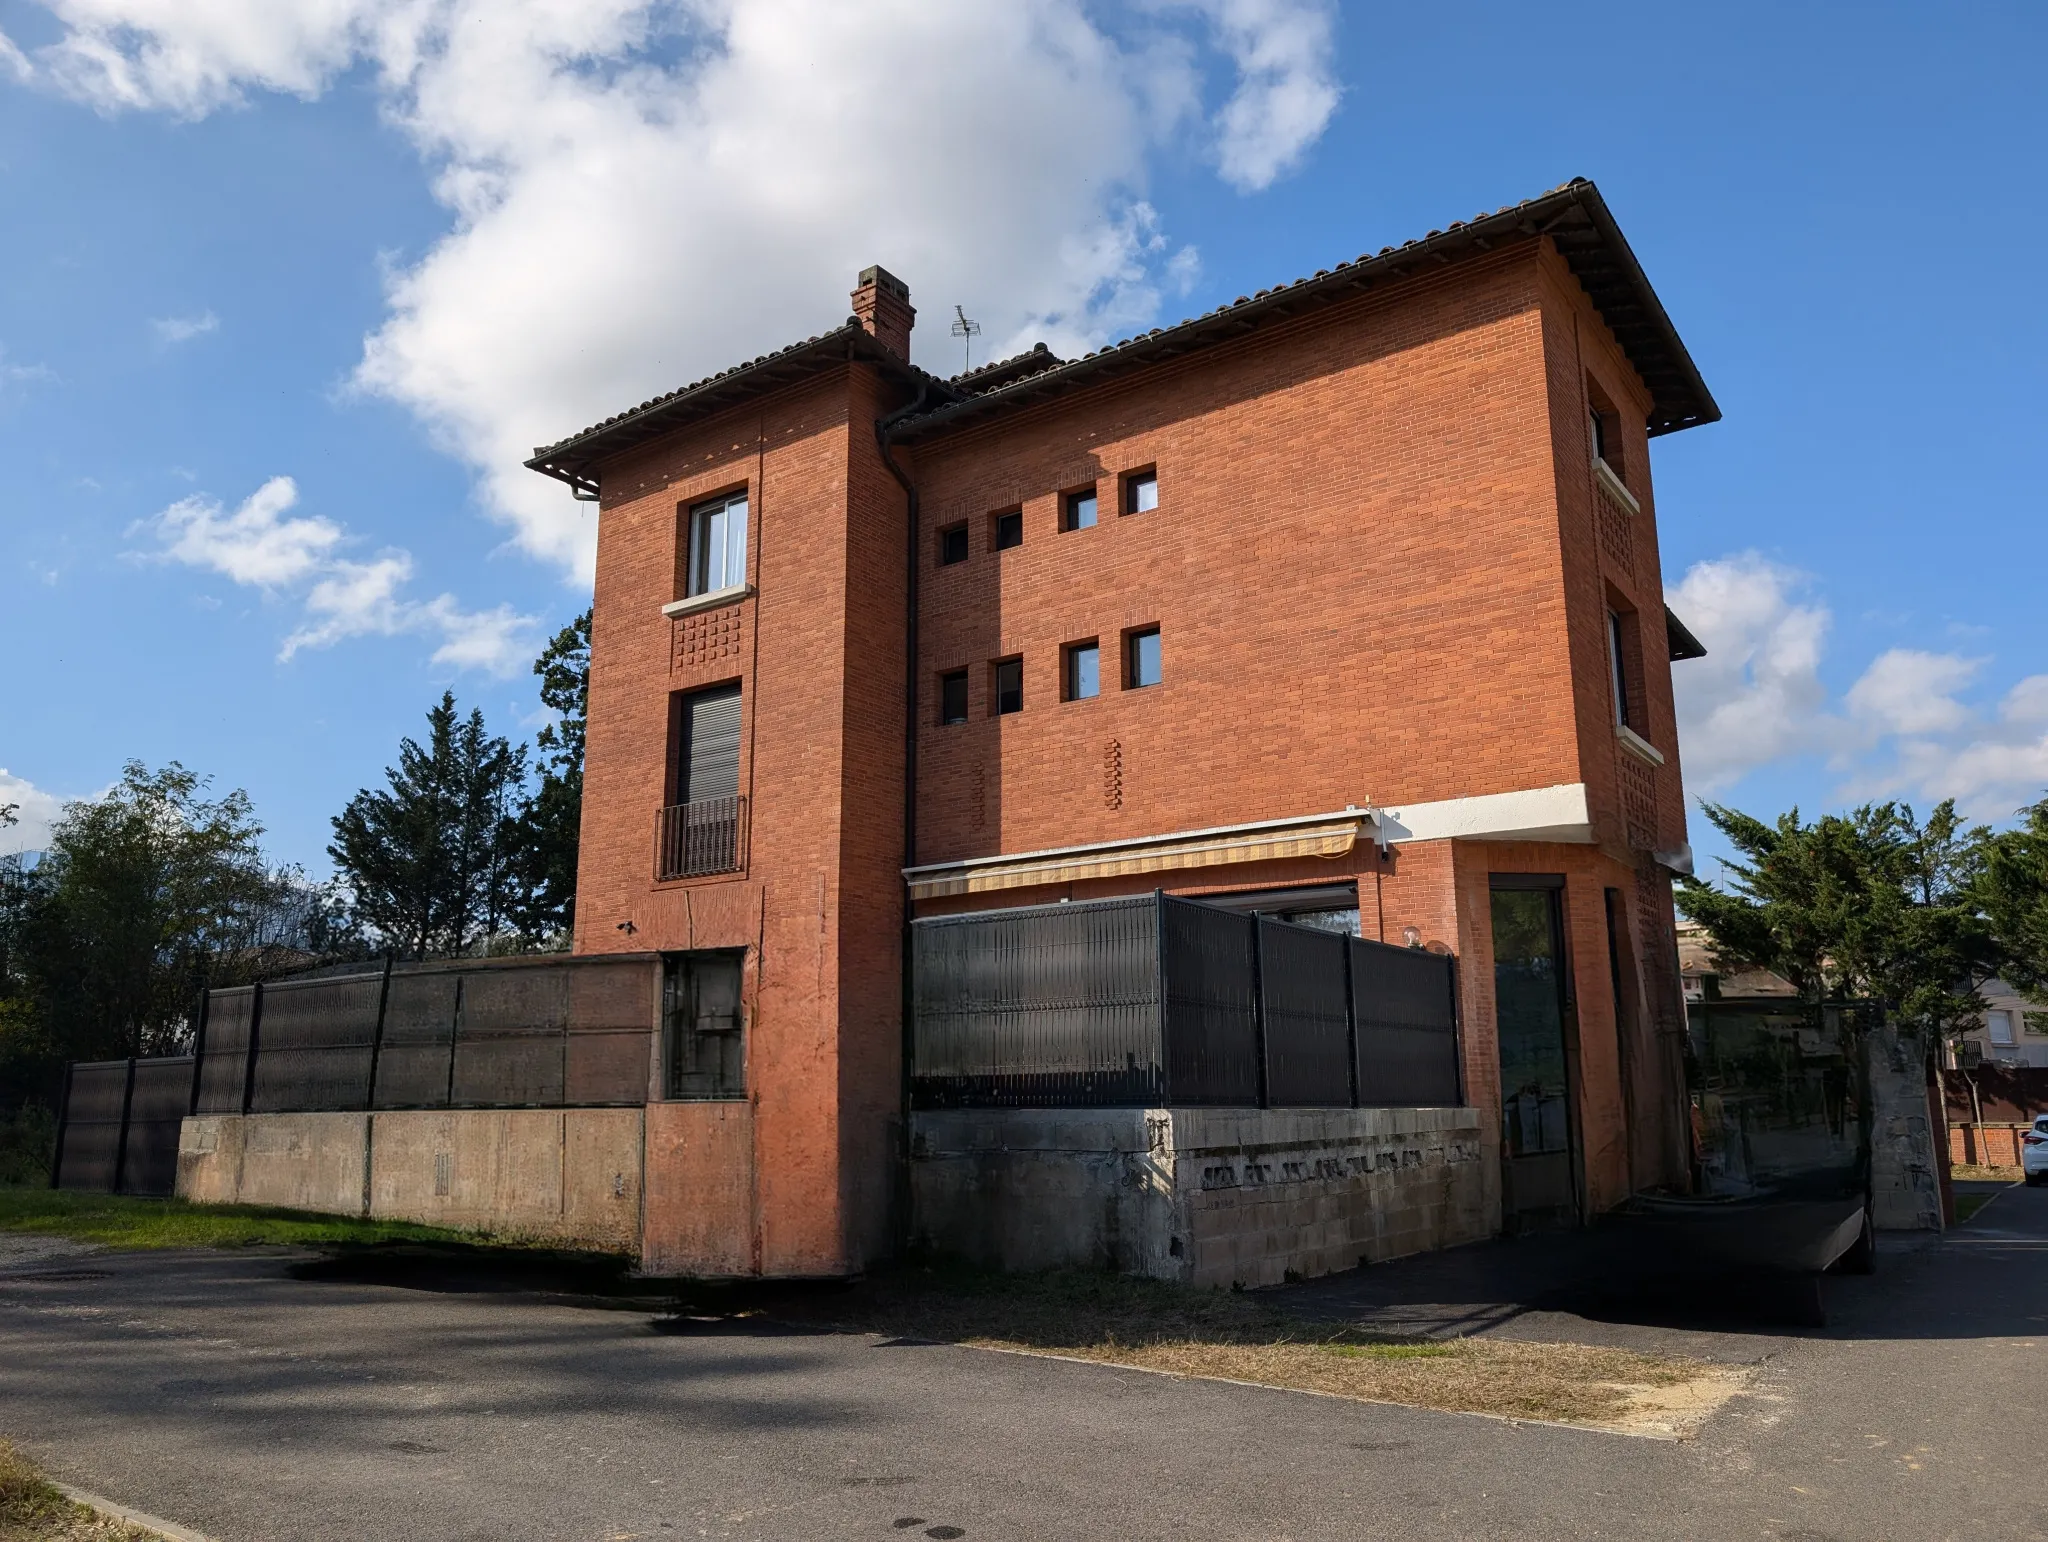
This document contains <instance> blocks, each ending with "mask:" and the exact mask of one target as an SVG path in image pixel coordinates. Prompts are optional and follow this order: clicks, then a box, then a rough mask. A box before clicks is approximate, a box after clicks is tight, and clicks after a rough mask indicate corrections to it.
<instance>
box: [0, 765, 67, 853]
mask: <svg viewBox="0 0 2048 1542" xmlns="http://www.w3.org/2000/svg"><path fill="white" fill-rule="evenodd" d="M10 803H11V804H13V805H15V809H14V818H15V823H13V824H11V825H4V826H0V856H8V855H11V854H13V853H14V852H17V851H42V850H44V849H45V848H46V847H47V846H48V845H49V844H50V827H51V826H52V825H54V824H55V823H56V822H57V819H58V816H59V815H61V814H62V813H63V812H64V800H63V799H62V798H60V797H58V796H56V794H54V793H48V792H44V791H43V790H42V788H40V787H38V786H36V785H35V783H33V782H30V781H27V780H25V779H24V778H22V777H18V776H15V775H13V774H12V773H11V772H9V771H8V769H7V768H6V767H5V766H0V808H4V807H5V806H6V805H8V804H10Z"/></svg>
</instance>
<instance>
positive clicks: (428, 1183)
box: [178, 1108, 643, 1252]
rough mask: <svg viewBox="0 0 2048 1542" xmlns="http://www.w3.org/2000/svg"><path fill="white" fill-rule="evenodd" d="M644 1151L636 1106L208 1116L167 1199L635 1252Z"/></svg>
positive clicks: (195, 1127)
mask: <svg viewBox="0 0 2048 1542" xmlns="http://www.w3.org/2000/svg"><path fill="white" fill-rule="evenodd" d="M642 1146H643V1142H642V1119H641V1111H640V1110H639V1109H637V1108H565V1109H555V1108H544V1109H460V1110H454V1111H448V1112H442V1111H438V1110H426V1109H416V1110H406V1111H402V1112H394V1113H378V1114H249V1115H228V1114H222V1115H205V1116H201V1117H198V1118H192V1119H187V1120H186V1121H185V1124H184V1128H183V1130H182V1131H181V1132H180V1137H179V1142H178V1193H179V1195H180V1196H181V1197H182V1198H185V1199H190V1200H194V1201H199V1202H203V1203H211V1204H240V1205H281V1206H285V1207H288V1208H290V1209H294V1210H314V1211H321V1212H326V1213H331V1214H336V1215H356V1216H370V1217H373V1218H375V1219H378V1220H394V1221H419V1222H423V1223H425V1224H427V1225H431V1226H454V1227H462V1228H466V1229H470V1230H476V1231H489V1232H494V1233H498V1234H500V1235H506V1236H528V1237H535V1238H541V1239H546V1240H550V1241H559V1242H568V1243H573V1244H577V1245H580V1246H586V1247H599V1248H612V1249H624V1250H627V1251H633V1252H637V1251H638V1250H639V1246H640V1194H641V1187H642V1181H641V1180H642V1173H641V1154H642Z"/></svg>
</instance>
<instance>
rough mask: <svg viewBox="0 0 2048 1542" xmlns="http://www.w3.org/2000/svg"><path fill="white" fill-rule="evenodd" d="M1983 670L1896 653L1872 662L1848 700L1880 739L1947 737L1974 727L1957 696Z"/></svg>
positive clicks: (1958, 661) (1942, 657)
mask: <svg viewBox="0 0 2048 1542" xmlns="http://www.w3.org/2000/svg"><path fill="white" fill-rule="evenodd" d="M1983 667H1984V660H1983V659H1965V658H1958V657H1957V656H1956V655H1955V654H1953V653H1923V652H1921V651H1920V650H1919V649H1917V648H1891V649H1887V650H1886V651H1885V652H1883V653H1880V654H1879V655H1878V656H1877V657H1876V658H1875V659H1873V660H1871V663H1870V667H1869V668H1868V669H1866V670H1864V671H1863V674H1862V677H1861V678H1860V679H1858V680H1857V682H1856V683H1855V684H1854V685H1852V686H1850V687H1849V693H1848V695H1847V696H1846V697H1844V698H1843V699H1844V700H1845V701H1846V702H1847V703H1848V707H1849V711H1850V712H1851V713H1852V714H1853V715H1854V716H1855V717H1856V718H1857V719H1859V720H1860V721H1861V722H1863V723H1865V724H1867V725H1869V727H1871V728H1872V729H1873V730H1875V731H1876V732H1878V733H1880V734H1928V733H1947V732H1949V731H1951V730H1953V729H1957V728H1961V727H1962V726H1963V725H1964V724H1965V723H1967V722H1969V721H1970V717H1971V712H1970V709H1969V708H1968V707H1966V706H1964V705H1963V704H1962V703H1961V702H1959V701H1957V700H1956V698H1955V692H1957V691H1959V690H1961V689H1962V688H1963V687H1964V686H1966V685H1968V684H1969V683H1970V681H1971V680H1972V679H1973V678H1974V677H1975V676H1976V674H1977V672H1978V671H1979V670H1980V669H1982V668H1983Z"/></svg>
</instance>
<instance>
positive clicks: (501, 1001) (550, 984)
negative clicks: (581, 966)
mask: <svg viewBox="0 0 2048 1542" xmlns="http://www.w3.org/2000/svg"><path fill="white" fill-rule="evenodd" d="M566 975H567V970H566V969H565V968H564V967H563V966H561V965H559V964H556V965H554V966H553V967H548V966H545V965H544V966H541V967H538V968H536V967H533V966H530V965H512V964H504V965H499V966H498V967H496V968H492V969H472V970H465V971H463V974H462V1006H461V1009H460V1011H459V1012H458V1013H457V1014H456V1030H455V1066H454V1073H453V1077H452V1079H451V1083H450V1086H451V1090H450V1093H449V1099H448V1101H449V1102H450V1104H452V1105H453V1106H455V1107H458V1108H552V1107H559V1106H560V1104H561V1102H562V1089H563V1085H564V1083H565V1082H566V1080H567V1077H566V1075H565V1071H566V1066H565V1060H566V1057H567V1053H568V1038H569V982H568V980H567V978H566Z"/></svg>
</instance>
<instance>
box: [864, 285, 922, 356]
mask: <svg viewBox="0 0 2048 1542" xmlns="http://www.w3.org/2000/svg"><path fill="white" fill-rule="evenodd" d="M853 315H854V319H855V320H856V321H858V322H859V323H860V324H861V325H862V326H864V327H866V328H867V329H868V332H869V333H870V334H871V335H872V336H873V337H874V340H875V341H876V342H878V343H880V344H881V345H882V346H883V347H884V348H886V349H888V350H889V351H890V352H891V353H893V354H895V355H896V357H897V358H899V359H901V360H903V361H904V362H905V363H906V364H907V363H909V362H910V329H911V327H912V326H913V325H914V324H915V323H916V321H917V312H916V311H914V310H912V309H911V307H910V286H909V285H908V284H906V283H904V282H903V280H902V279H900V278H898V277H897V276H896V275H895V274H893V273H891V272H890V271H889V270H888V269H887V268H862V269H861V270H860V282H859V283H858V284H857V285H856V286H855V288H854V291H853Z"/></svg>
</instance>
